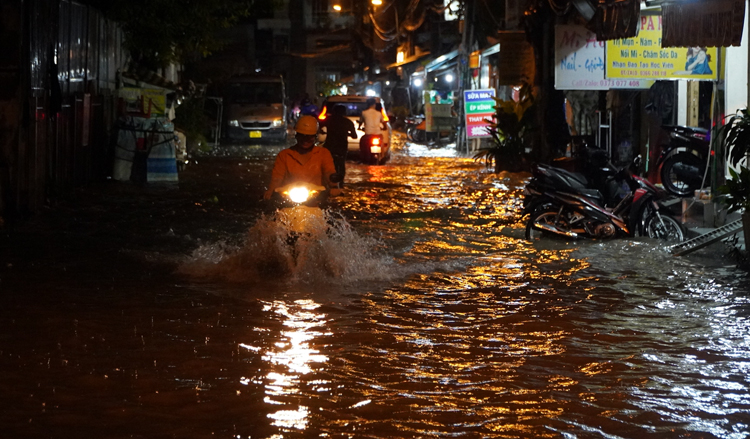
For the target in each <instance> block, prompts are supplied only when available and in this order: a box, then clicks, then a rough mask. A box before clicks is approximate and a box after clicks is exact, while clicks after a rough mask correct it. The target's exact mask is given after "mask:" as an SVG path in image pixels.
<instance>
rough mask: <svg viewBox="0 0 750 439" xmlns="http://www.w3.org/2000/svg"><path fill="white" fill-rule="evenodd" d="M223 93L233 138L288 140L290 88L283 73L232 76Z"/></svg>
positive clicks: (249, 140)
mask: <svg viewBox="0 0 750 439" xmlns="http://www.w3.org/2000/svg"><path fill="white" fill-rule="evenodd" d="M222 95H223V99H224V115H225V117H224V120H226V127H225V131H224V132H225V133H226V136H227V137H228V138H229V139H230V140H235V141H248V142H253V141H261V140H264V141H265V140H270V141H286V138H287V120H286V116H287V110H286V89H285V87H284V79H283V78H282V77H281V75H279V76H273V75H242V76H235V77H232V78H231V79H230V80H229V81H228V82H227V84H226V86H225V87H224V91H223V93H222Z"/></svg>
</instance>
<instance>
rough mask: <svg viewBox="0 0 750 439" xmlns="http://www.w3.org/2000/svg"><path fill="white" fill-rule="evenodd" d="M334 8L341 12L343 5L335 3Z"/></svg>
mask: <svg viewBox="0 0 750 439" xmlns="http://www.w3.org/2000/svg"><path fill="white" fill-rule="evenodd" d="M333 10H334V11H336V12H341V5H333Z"/></svg>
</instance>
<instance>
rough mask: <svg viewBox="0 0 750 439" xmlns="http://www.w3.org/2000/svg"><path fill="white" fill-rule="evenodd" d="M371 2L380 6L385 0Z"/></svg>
mask: <svg viewBox="0 0 750 439" xmlns="http://www.w3.org/2000/svg"><path fill="white" fill-rule="evenodd" d="M371 3H372V4H373V5H375V6H380V5H382V4H383V0H372V2H371Z"/></svg>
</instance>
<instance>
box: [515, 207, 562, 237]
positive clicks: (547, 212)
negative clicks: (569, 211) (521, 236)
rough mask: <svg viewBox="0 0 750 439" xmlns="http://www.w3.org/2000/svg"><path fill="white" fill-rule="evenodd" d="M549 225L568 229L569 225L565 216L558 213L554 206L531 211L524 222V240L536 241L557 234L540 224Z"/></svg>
mask: <svg viewBox="0 0 750 439" xmlns="http://www.w3.org/2000/svg"><path fill="white" fill-rule="evenodd" d="M544 225H549V226H554V227H555V228H558V229H562V230H567V231H570V225H569V224H568V221H567V219H566V218H565V217H563V216H560V215H558V209H557V208H555V207H544V208H541V209H538V210H536V211H534V212H532V213H531V215H530V216H529V220H528V221H527V222H526V240H527V241H538V240H540V239H542V238H544V237H551V236H557V234H555V233H552V232H548V231H546V230H544V229H543V228H542V227H540V226H544Z"/></svg>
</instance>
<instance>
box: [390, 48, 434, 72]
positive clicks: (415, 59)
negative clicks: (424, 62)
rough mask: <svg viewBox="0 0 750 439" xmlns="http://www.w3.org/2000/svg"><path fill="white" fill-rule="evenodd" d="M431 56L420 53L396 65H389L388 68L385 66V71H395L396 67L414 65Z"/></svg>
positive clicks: (427, 53) (426, 53)
mask: <svg viewBox="0 0 750 439" xmlns="http://www.w3.org/2000/svg"><path fill="white" fill-rule="evenodd" d="M429 54H430V52H420V53H418V54H416V55H413V56H410V57H407V58H405V59H404V60H403V61H401V62H396V63H393V64H388V65H387V66H385V69H386V70H390V69H395V68H396V67H401V66H405V65H407V64H411V63H413V62H415V61H419V60H420V59H422V58H424V57H426V56H428V55H429Z"/></svg>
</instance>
